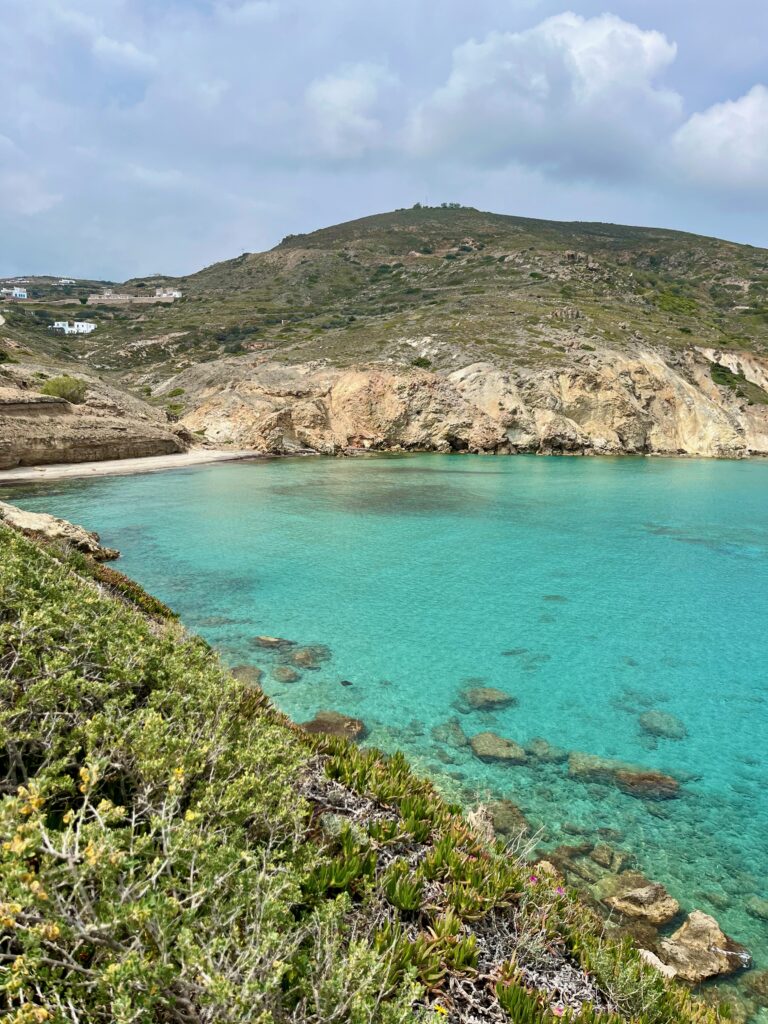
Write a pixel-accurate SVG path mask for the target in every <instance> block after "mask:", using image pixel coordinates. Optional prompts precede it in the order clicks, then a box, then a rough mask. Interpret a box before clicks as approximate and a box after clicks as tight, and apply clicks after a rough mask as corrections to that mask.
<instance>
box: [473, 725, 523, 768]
mask: <svg viewBox="0 0 768 1024" xmlns="http://www.w3.org/2000/svg"><path fill="white" fill-rule="evenodd" d="M469 742H470V745H471V747H472V753H473V754H474V755H475V757H477V758H479V759H480V760H481V761H485V763H486V764H508V765H514V764H525V762H526V760H527V757H526V753H525V751H524V750H523V748H522V747H521V746H520V744H519V743H515V742H514V740H507V739H505V738H504V737H503V736H498V735H497V734H496V733H495V732H479V733H478V734H477V735H476V736H473V737H472V739H471V740H470V741H469Z"/></svg>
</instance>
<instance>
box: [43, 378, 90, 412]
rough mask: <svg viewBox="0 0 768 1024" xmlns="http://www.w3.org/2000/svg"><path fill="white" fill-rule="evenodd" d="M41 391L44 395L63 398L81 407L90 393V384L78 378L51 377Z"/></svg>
mask: <svg viewBox="0 0 768 1024" xmlns="http://www.w3.org/2000/svg"><path fill="white" fill-rule="evenodd" d="M40 391H41V393H42V394H44V395H52V396H53V397H55V398H63V399H65V400H66V401H67V402H71V403H72V405H81V404H82V403H83V402H84V401H85V396H86V393H87V391H88V384H87V383H86V382H85V381H84V380H78V379H77V377H70V376H68V375H66V374H65V375H64V376H62V377H51V378H50V379H49V380H47V381H46V382H45V384H43V386H42V387H41V388H40Z"/></svg>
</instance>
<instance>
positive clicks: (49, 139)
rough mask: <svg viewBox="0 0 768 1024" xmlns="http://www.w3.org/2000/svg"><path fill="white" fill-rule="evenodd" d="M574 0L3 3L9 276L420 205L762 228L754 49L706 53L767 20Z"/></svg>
mask: <svg viewBox="0 0 768 1024" xmlns="http://www.w3.org/2000/svg"><path fill="white" fill-rule="evenodd" d="M732 2H733V3H735V4H736V6H737V7H738V6H739V4H741V5H742V7H743V5H744V4H747V3H750V2H754V3H755V4H758V3H760V0H732ZM571 3H572V4H573V6H574V7H575V9H576V11H577V12H578V13H565V14H558V15H557V16H555V17H549V18H546V19H545V20H542V19H543V18H544V15H543V14H537V13H536V12H537V10H539V11H544V12H546V13H552V11H553V10H557V8H556V7H554V0H530V2H523V0H515V2H514V3H510V0H473V2H472V3H471V4H467V3H466V0H443V2H442V4H441V5H440V17H439V18H435V17H434V11H432V10H431V9H430V5H429V4H418V3H413V0H368V2H367V3H365V4H360V3H357V2H355V0H325V2H324V3H318V2H317V0H163V2H162V3H159V2H157V0H35V2H34V3H30V2H29V0H0V8H2V9H3V11H4V22H3V25H4V27H7V28H8V34H9V38H12V40H13V44H12V46H9V47H6V49H5V51H4V52H3V58H2V60H0V95H2V96H3V97H8V102H7V103H5V104H4V105H3V107H2V109H1V110H0V238H2V240H3V245H2V246H0V273H2V274H5V273H7V274H11V273H31V272H34V271H35V270H39V271H45V270H46V269H47V268H50V267H51V266H53V265H56V264H58V265H59V266H61V267H63V268H64V269H65V270H66V271H67V273H68V274H70V275H71V274H72V273H73V272H76V273H78V274H82V275H85V276H92V275H94V274H95V275H97V276H108V277H113V278H114V277H120V276H125V275H128V274H136V273H142V272H146V271H148V270H150V269H151V270H158V269H164V270H167V271H169V272H173V271H178V272H181V271H190V270H192V269H195V268H197V267H199V266H201V265H203V264H205V263H208V262H211V261H212V260H216V259H224V258H226V257H228V256H230V255H232V254H233V253H236V252H241V251H243V250H244V249H248V250H255V249H259V248H266V247H268V246H269V245H271V244H274V242H275V241H276V240H277V239H278V238H280V237H281V236H282V235H284V234H286V233H287V232H294V231H304V230H307V229H309V228H311V227H313V226H321V225H322V224H324V223H334V222H337V221H339V220H344V219H346V218H348V217H351V216H362V215H363V214H365V213H368V212H375V211H378V210H384V209H390V208H393V207H396V206H403V205H410V204H411V203H413V202H414V201H415V200H417V199H419V200H421V201H424V199H425V198H426V197H427V196H428V197H429V198H430V199H431V200H432V201H437V202H439V201H441V200H454V199H455V200H459V201H462V202H466V203H472V204H474V205H480V206H483V207H484V208H486V209H494V208H495V209H498V210H500V211H504V212H510V213H520V214H529V215H533V216H544V217H547V216H558V217H563V218H568V217H574V218H585V217H587V218H590V217H591V218H595V219H601V220H602V219H612V220H618V221H622V220H623V221H624V222H631V223H638V222H639V220H640V219H642V220H644V221H645V222H650V223H654V222H655V223H657V224H667V225H669V226H675V227H681V228H686V229H692V230H702V231H708V232H709V233H712V234H726V235H731V236H733V235H734V234H735V235H737V236H739V237H745V238H748V239H749V240H752V241H756V242H760V241H765V239H764V238H761V237H760V232H761V230H764V229H763V228H761V224H763V225H764V224H765V223H766V221H765V218H764V217H763V218H761V217H760V216H755V211H759V212H760V214H762V213H763V211H768V168H767V167H766V148H765V147H766V140H768V125H767V121H766V103H767V101H766V96H767V94H768V90H766V89H765V87H763V86H758V87H755V88H754V89H752V90H751V91H750V88H751V86H752V84H753V82H755V81H760V78H759V76H758V75H759V71H760V70H761V68H759V61H758V60H757V58H755V59H753V61H752V63H751V64H750V63H749V62H746V63H745V64H741V65H739V72H738V75H736V73H735V72H734V74H732V75H731V74H730V72H725V71H722V69H721V65H722V62H721V61H718V60H715V59H714V57H715V56H717V55H716V54H713V62H712V64H711V65H709V64H706V62H705V61H704V60H703V58H702V54H703V53H705V52H706V48H709V50H710V51H711V50H713V44H712V43H711V42H709V41H708V42H706V43H705V42H703V41H702V37H703V31H704V29H705V28H706V29H710V28H711V26H712V25H714V24H717V25H718V27H719V28H720V29H723V28H724V27H727V28H728V33H727V40H726V41H727V43H728V46H729V48H730V50H731V51H735V50H737V49H738V47H739V46H741V47H742V49H748V48H749V44H750V42H751V40H750V33H753V34H754V23H755V22H756V21H757V20H759V18H758V17H757V16H756V17H755V18H753V19H752V21H751V22H749V25H750V26H751V27H750V28H746V27H744V26H746V25H747V23H748V21H749V19H745V18H742V19H741V21H739V19H734V18H733V12H732V10H731V8H729V14H727V15H726V14H724V13H723V12H718V13H717V14H715V13H713V12H709V11H708V12H707V15H706V17H702V19H700V21H699V22H697V23H696V24H693V23H691V21H690V19H686V18H685V17H684V16H683V14H681V13H680V12H679V11H678V10H677V8H676V7H675V5H674V4H670V3H669V0H667V2H666V4H662V2H661V0H647V3H645V4H643V5H642V11H643V18H644V19H645V21H644V23H643V25H642V27H640V26H639V25H637V24H633V23H632V17H631V16H630V15H629V14H627V13H626V12H627V11H633V12H637V11H638V9H639V7H640V6H641V5H638V4H637V0H612V4H611V5H610V9H611V10H612V11H613V12H614V13H613V14H604V15H601V16H599V17H586V16H585V14H586V13H587V11H588V9H592V10H594V9H595V8H596V7H597V3H596V0H571ZM764 6H765V5H764V3H763V4H762V6H761V7H760V10H762V9H763V7H764ZM622 13H623V14H624V18H622V17H621V16H620V15H622ZM638 17H639V15H638ZM759 17H763V15H762V14H760V15H759ZM766 17H768V16H766ZM742 22H743V24H742ZM664 27H666V28H667V32H666V34H665V33H664V32H662V31H658V30H654V29H659V28H664ZM473 33H474V36H473ZM758 36H759V34H758ZM672 39H677V40H678V41H679V43H680V55H679V56H677V48H676V45H675V44H674V43H673V42H672V41H671V40H672ZM697 41H698V42H697ZM697 45H698V50H697ZM755 45H756V46H757V49H758V50H759V44H755ZM740 52H741V51H740ZM730 66H731V64H730V63H729V67H730ZM713 67H714V70H713ZM756 67H757V70H754V69H755V68H756ZM719 68H720V69H721V70H718V69H719ZM750 69H752V70H750ZM729 75H730V77H729ZM766 85H768V82H767V83H766ZM739 97H741V98H739ZM716 100H717V101H725V102H718V103H716V104H715V105H712V104H713V103H714V101H716ZM686 110H687V111H688V112H687V113H686ZM553 182H554V183H555V186H556V187H553ZM256 197H258V202H256ZM739 197H746V198H747V200H748V202H749V204H751V205H750V207H749V209H747V203H746V202H743V203H742V204H741V206H739Z"/></svg>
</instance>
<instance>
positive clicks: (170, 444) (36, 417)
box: [0, 366, 191, 469]
mask: <svg viewBox="0 0 768 1024" xmlns="http://www.w3.org/2000/svg"><path fill="white" fill-rule="evenodd" d="M46 376H55V374H53V373H51V372H50V371H47V372H43V371H40V370H38V368H36V367H29V366H14V367H12V368H4V379H3V380H2V381H0V469H12V468H14V467H15V466H39V465H50V464H51V463H60V462H62V463H65V462H101V461H105V460H108V459H131V458H141V457H143V456H148V455H172V454H174V453H175V452H183V451H186V449H187V448H188V447H189V443H190V441H191V435H190V434H189V433H188V432H187V431H186V430H185V429H184V428H183V427H178V426H176V427H175V428H174V426H173V425H172V424H170V423H168V421H167V418H166V416H165V413H164V412H163V411H162V410H159V409H155V408H153V407H151V406H149V405H147V404H146V403H145V402H142V401H140V400H139V399H136V398H133V397H132V396H130V395H127V394H125V393H124V392H120V391H117V390H116V389H115V388H111V387H109V386H108V385H106V384H104V383H103V382H102V381H100V380H98V379H97V378H91V377H88V376H86V375H80V374H79V375H78V376H81V377H82V379H83V380H85V381H87V383H88V391H87V393H86V396H85V401H84V402H83V403H82V404H78V405H72V404H70V403H69V402H67V401H65V400H64V399H63V398H55V397H51V396H47V395H43V394H40V393H39V391H38V390H37V388H39V387H40V384H41V380H42V379H43V378H44V377H46Z"/></svg>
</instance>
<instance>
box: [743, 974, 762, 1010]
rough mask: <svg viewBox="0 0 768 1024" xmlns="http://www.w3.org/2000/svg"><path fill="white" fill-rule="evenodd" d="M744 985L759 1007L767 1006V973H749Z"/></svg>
mask: <svg viewBox="0 0 768 1024" xmlns="http://www.w3.org/2000/svg"><path fill="white" fill-rule="evenodd" d="M745 985H746V988H747V991H748V992H749V994H750V995H751V996H752V998H753V999H756V1000H757V1002H758V1003H759V1004H760V1006H768V971H750V972H749V974H748V975H747V978H746V982H745Z"/></svg>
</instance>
